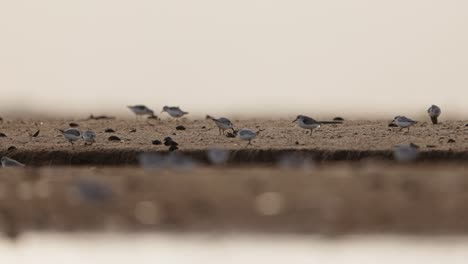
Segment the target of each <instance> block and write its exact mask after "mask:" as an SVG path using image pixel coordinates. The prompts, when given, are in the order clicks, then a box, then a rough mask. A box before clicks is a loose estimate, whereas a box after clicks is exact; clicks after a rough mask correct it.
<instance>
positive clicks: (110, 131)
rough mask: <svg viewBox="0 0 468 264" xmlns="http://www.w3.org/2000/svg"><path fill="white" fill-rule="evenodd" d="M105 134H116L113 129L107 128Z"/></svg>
mask: <svg viewBox="0 0 468 264" xmlns="http://www.w3.org/2000/svg"><path fill="white" fill-rule="evenodd" d="M104 132H106V133H115V130H114V129H112V128H107V129H106V130H104Z"/></svg>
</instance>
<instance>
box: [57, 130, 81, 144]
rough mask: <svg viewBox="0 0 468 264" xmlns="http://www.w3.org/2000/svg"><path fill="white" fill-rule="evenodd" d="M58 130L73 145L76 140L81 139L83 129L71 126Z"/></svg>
mask: <svg viewBox="0 0 468 264" xmlns="http://www.w3.org/2000/svg"><path fill="white" fill-rule="evenodd" d="M58 131H60V133H62V135H63V137H65V139H66V140H68V142H70V143H71V144H72V147H73V142H74V141H77V140H79V139H81V131H80V130H79V129H77V128H69V129H66V130H62V129H58Z"/></svg>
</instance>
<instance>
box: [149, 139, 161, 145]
mask: <svg viewBox="0 0 468 264" xmlns="http://www.w3.org/2000/svg"><path fill="white" fill-rule="evenodd" d="M151 143H153V145H161V144H162V142H161V140H157V139H156V140H153V141H152V142H151Z"/></svg>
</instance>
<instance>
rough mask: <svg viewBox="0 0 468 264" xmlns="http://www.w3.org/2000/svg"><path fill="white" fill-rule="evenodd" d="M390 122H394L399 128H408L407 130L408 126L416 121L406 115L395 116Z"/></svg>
mask: <svg viewBox="0 0 468 264" xmlns="http://www.w3.org/2000/svg"><path fill="white" fill-rule="evenodd" d="M391 123H394V124H396V125H397V126H398V127H399V128H400V130H402V129H403V128H408V132H409V128H410V126H412V125H414V124H416V123H417V121H414V120H411V119H409V118H407V117H406V116H395V118H394V119H393V121H392V122H391Z"/></svg>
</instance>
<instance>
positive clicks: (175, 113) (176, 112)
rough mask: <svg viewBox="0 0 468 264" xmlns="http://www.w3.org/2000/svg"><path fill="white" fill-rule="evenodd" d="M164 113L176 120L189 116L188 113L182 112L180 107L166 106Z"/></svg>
mask: <svg viewBox="0 0 468 264" xmlns="http://www.w3.org/2000/svg"><path fill="white" fill-rule="evenodd" d="M162 112H166V113H168V114H169V115H170V116H172V117H174V118H176V119H177V118H180V117H183V116H184V115H186V114H188V112H185V111H182V110H181V109H180V107H178V106H164V107H163V110H162V111H161V113H162Z"/></svg>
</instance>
